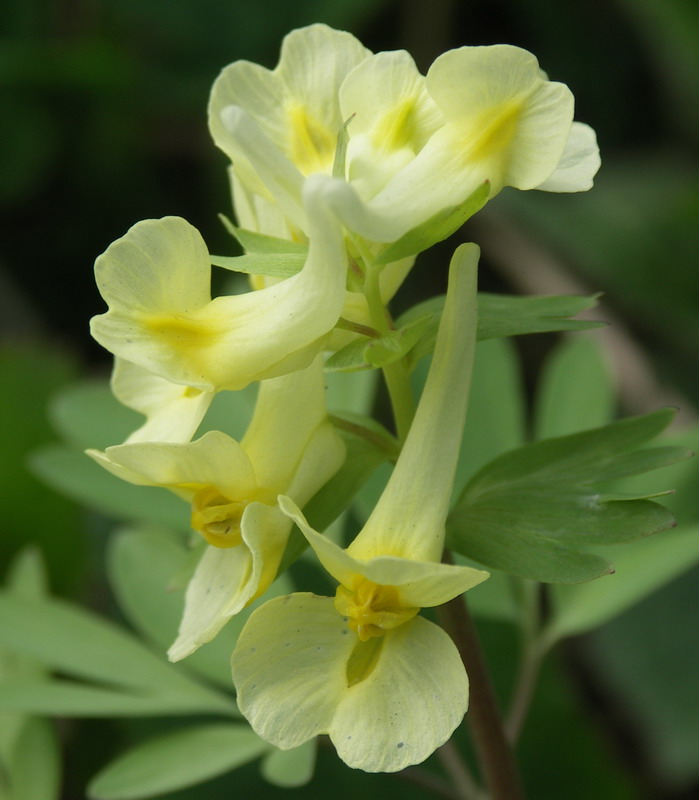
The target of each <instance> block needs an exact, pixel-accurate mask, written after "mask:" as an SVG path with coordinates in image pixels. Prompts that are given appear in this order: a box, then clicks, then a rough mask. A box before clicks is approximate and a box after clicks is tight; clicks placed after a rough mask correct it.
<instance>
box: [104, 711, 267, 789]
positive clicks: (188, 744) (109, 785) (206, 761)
mask: <svg viewBox="0 0 699 800" xmlns="http://www.w3.org/2000/svg"><path fill="white" fill-rule="evenodd" d="M268 749H269V745H268V744H267V743H266V742H263V741H262V739H260V738H259V737H258V736H257V735H256V734H255V733H253V732H252V731H251V730H250V728H248V727H247V726H243V725H200V726H198V727H192V728H187V729H184V730H180V731H176V732H175V733H170V734H168V735H166V736H161V737H159V738H156V739H151V740H149V741H147V742H145V743H143V744H140V745H138V746H137V747H134V748H133V749H132V750H129V751H128V752H127V753H125V754H124V755H122V756H120V757H119V758H117V759H116V760H115V761H113V762H112V763H111V764H109V765H108V766H106V767H105V768H104V769H103V770H102V771H101V772H99V773H98V775H96V776H95V778H94V779H93V780H92V782H91V783H90V785H89V786H88V796H89V797H90V798H94V800H137V798H141V797H154V796H155V795H160V794H164V793H166V792H173V791H176V790H177V789H183V788H185V787H187V786H195V785H196V784H198V783H201V782H202V781H206V780H209V779H210V778H214V777H216V776H217V775H223V774H224V773H226V772H228V771H230V770H233V769H236V768H237V767H240V766H242V765H243V764H247V763H248V762H249V761H253V760H254V759H256V758H258V757H259V756H260V755H262V753H264V752H265V751H267V750H268Z"/></svg>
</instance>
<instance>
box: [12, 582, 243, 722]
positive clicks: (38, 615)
mask: <svg viewBox="0 0 699 800" xmlns="http://www.w3.org/2000/svg"><path fill="white" fill-rule="evenodd" d="M0 646H2V647H6V648H8V649H9V650H16V651H18V652H20V653H24V654H26V655H29V656H31V657H33V658H35V659H37V660H38V661H40V662H41V663H42V664H44V665H45V666H47V667H49V668H51V669H55V670H59V671H60V672H64V673H66V674H67V675H70V676H72V677H77V678H85V679H87V680H92V681H97V682H100V683H104V684H106V686H107V687H109V686H113V687H121V688H123V689H126V690H131V691H133V690H136V692H140V693H142V694H143V695H144V696H145V698H146V699H147V697H148V696H151V697H153V698H154V699H157V698H162V699H166V698H169V702H170V706H171V707H172V709H173V711H172V712H171V713H175V710H176V709H178V708H179V710H182V711H184V710H190V711H195V710H196V711H217V712H220V713H230V711H231V707H232V706H233V704H232V702H231V701H229V700H228V699H227V698H225V697H224V696H222V695H219V694H216V693H213V692H211V691H209V690H207V689H205V688H204V687H202V686H200V685H198V684H196V683H194V682H192V681H191V680H190V679H189V678H187V677H186V676H185V675H184V674H182V673H181V672H179V671H178V669H177V668H176V667H174V666H172V665H170V664H168V663H167V662H166V661H164V660H162V659H160V658H158V657H157V656H156V655H154V654H153V653H152V652H150V651H149V650H148V649H146V647H144V646H143V645H142V644H141V643H140V642H138V641H137V640H136V639H135V638H133V637H132V636H130V635H129V634H127V633H126V632H125V631H123V630H121V629H119V628H117V627H116V626H114V625H113V624H112V623H110V622H107V621H106V620H103V619H100V618H99V617H97V616H95V615H93V614H91V613H89V612H87V611H85V610H83V609H81V608H78V607H77V606H72V605H70V604H68V603H65V602H62V601H59V600H55V599H54V600H51V601H36V600H34V601H30V600H22V599H20V598H18V597H13V596H12V595H10V594H8V593H4V594H1V595H0ZM144 705H145V702H144Z"/></svg>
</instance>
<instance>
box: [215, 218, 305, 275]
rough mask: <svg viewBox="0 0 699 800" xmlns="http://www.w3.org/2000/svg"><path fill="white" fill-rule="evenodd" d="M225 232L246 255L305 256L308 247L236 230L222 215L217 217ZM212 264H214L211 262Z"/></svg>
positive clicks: (265, 235)
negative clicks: (236, 242)
mask: <svg viewBox="0 0 699 800" xmlns="http://www.w3.org/2000/svg"><path fill="white" fill-rule="evenodd" d="M219 218H220V219H221V220H222V222H223V224H224V225H225V227H226V230H227V231H228V232H229V233H230V234H231V236H233V237H234V238H235V239H236V240H237V241H238V243H239V244H240V246H241V247H242V248H243V249H244V250H245V251H247V252H248V253H253V254H255V255H258V254H259V255H269V254H273V253H277V254H279V253H281V254H290V253H297V254H306V253H308V245H305V244H300V243H299V242H292V241H291V240H290V239H280V238H279V237H277V236H269V235H268V234H266V233H257V232H256V231H249V230H246V229H245V228H238V227H237V226H235V225H233V223H232V222H231V221H230V220H229V219H227V218H226V217H225V216H223V214H220V215H219ZM212 263H215V262H213V261H212Z"/></svg>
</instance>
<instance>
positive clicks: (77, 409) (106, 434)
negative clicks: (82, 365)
mask: <svg viewBox="0 0 699 800" xmlns="http://www.w3.org/2000/svg"><path fill="white" fill-rule="evenodd" d="M49 416H50V418H51V422H52V424H53V426H54V428H55V430H56V432H57V433H58V434H59V435H60V436H61V437H62V438H63V439H65V441H66V442H67V443H68V444H70V445H72V446H73V447H75V448H76V449H79V450H83V449H85V448H88V447H93V448H95V449H97V450H104V448H105V447H109V446H110V445H113V444H121V442H123V441H124V439H126V437H127V436H129V434H131V433H133V431H135V430H136V429H137V428H138V427H140V425H141V424H142V423H143V416H142V415H141V414H139V413H137V412H136V411H133V410H132V409H130V408H127V407H126V406H124V405H122V404H121V403H120V402H119V401H118V400H117V399H116V398H115V397H114V395H113V394H112V392H111V390H110V388H109V382H108V381H96V380H91V381H81V382H80V383H74V384H72V385H70V386H67V387H66V388H65V389H63V390H62V391H60V392H58V393H57V394H56V395H54V397H53V398H52V399H51V403H50V404H49Z"/></svg>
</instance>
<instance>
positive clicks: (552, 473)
mask: <svg viewBox="0 0 699 800" xmlns="http://www.w3.org/2000/svg"><path fill="white" fill-rule="evenodd" d="M672 417H673V411H672V410H671V409H663V410H661V411H656V412H654V413H652V414H648V415H645V416H643V417H635V418H631V419H626V420H622V421H621V422H616V423H613V424H611V425H608V426H605V427H603V428H598V429H595V430H592V431H587V432H584V433H578V434H573V435H569V436H563V437H558V438H555V439H547V440H544V441H542V442H537V443H535V444H530V445H526V446H524V447H521V448H519V449H517V450H513V451H511V452H508V453H505V454H503V455H501V456H499V457H497V458H496V459H494V460H493V461H492V462H490V463H489V464H488V465H486V466H485V467H484V468H483V469H481V471H480V472H479V473H478V474H476V475H475V476H474V477H473V479H472V480H471V481H470V482H469V483H468V484H467V486H466V487H465V489H464V491H463V493H462V495H461V497H460V499H459V501H458V503H457V505H456V506H455V508H454V510H453V511H452V513H451V514H450V517H449V520H448V534H447V535H448V539H447V541H448V546H450V547H451V548H452V549H454V550H456V551H457V552H460V553H462V554H463V555H466V556H468V557H469V558H472V559H474V560H475V561H478V562H480V563H482V564H485V565H486V566H490V567H493V568H495V569H502V570H504V571H506V572H510V573H513V574H515V575H520V576H522V577H525V578H531V579H533V580H540V581H546V582H561V583H574V582H578V581H584V580H590V579H592V578H595V577H598V576H599V575H602V574H604V573H609V572H611V571H612V567H611V565H610V564H609V563H608V562H606V561H605V560H604V559H602V558H600V557H599V556H598V555H596V554H594V553H582V552H579V551H578V550H577V549H575V548H573V547H570V545H571V544H573V545H587V544H599V543H604V544H614V543H618V542H624V541H629V540H631V539H635V538H640V537H642V536H647V535H650V534H652V533H657V532H658V531H660V530H664V529H666V528H668V527H670V526H672V525H673V524H674V519H673V517H672V514H671V513H670V512H669V511H668V510H667V509H665V508H664V507H663V506H660V505H658V504H656V503H653V502H651V501H649V500H647V499H645V498H644V496H642V497H640V498H639V497H638V496H631V497H630V498H629V497H626V496H622V495H618V494H616V495H605V494H604V493H602V492H601V491H600V486H599V484H600V483H603V482H605V481H608V480H611V479H613V478H618V477H623V476H626V475H633V474H636V473H640V472H644V471H646V470H650V469H656V468H658V467H660V466H663V465H665V464H669V463H672V462H674V461H677V460H679V459H681V458H685V457H686V456H687V452H686V451H685V450H683V449H682V448H674V447H669V448H668V447H661V448H655V449H650V450H636V448H638V447H639V446H640V445H642V444H643V443H645V442H646V441H647V440H648V439H650V438H652V437H653V436H655V435H656V434H658V433H659V432H660V431H661V430H662V429H663V428H664V427H666V426H667V424H668V423H669V421H670V420H671V419H672ZM656 494H657V492H656Z"/></svg>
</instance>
